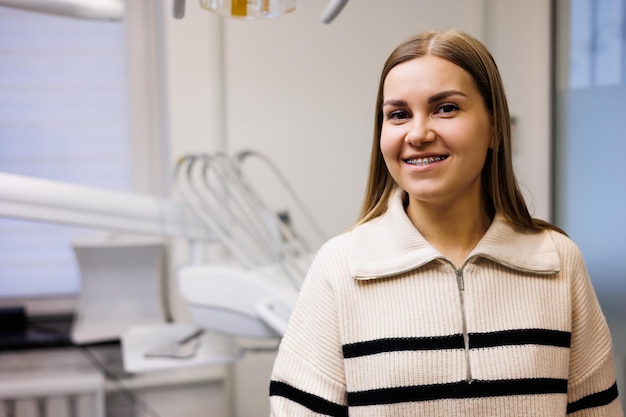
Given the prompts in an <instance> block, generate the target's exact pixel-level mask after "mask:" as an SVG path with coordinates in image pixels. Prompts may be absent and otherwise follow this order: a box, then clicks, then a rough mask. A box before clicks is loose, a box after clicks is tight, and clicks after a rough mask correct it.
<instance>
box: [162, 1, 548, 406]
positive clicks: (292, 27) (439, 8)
mask: <svg viewBox="0 0 626 417" xmlns="http://www.w3.org/2000/svg"><path fill="white" fill-rule="evenodd" d="M187 3H188V4H187V16H186V17H185V18H184V19H183V20H180V21H174V20H173V19H171V18H169V19H166V23H167V30H168V33H169V35H168V36H167V41H168V55H169V58H168V66H167V68H168V74H169V75H168V85H169V93H168V94H169V99H170V108H169V110H170V117H171V118H170V123H169V126H170V132H169V134H170V138H171V139H170V140H171V145H170V146H171V151H172V160H174V158H176V157H178V156H180V155H181V154H183V153H185V152H190V151H195V152H197V151H208V152H211V151H214V150H217V149H224V150H227V151H229V152H236V151H239V150H241V149H254V150H259V151H262V152H263V153H265V154H266V155H267V156H269V157H270V158H271V159H272V160H273V161H274V162H275V163H276V164H277V165H278V167H280V169H281V170H282V171H283V172H284V174H285V175H286V176H287V177H288V178H289V180H290V182H291V184H292V185H293V186H294V187H295V188H296V189H297V190H298V192H299V197H300V198H301V199H302V200H303V201H304V202H305V204H306V205H307V206H308V207H309V209H310V210H311V212H312V213H313V214H314V215H315V216H316V217H317V219H318V220H319V222H320V223H321V224H322V228H323V229H324V232H325V234H326V235H327V236H331V235H334V234H337V233H339V232H341V231H342V230H344V229H346V228H347V227H349V226H350V225H351V224H352V223H353V222H354V220H355V219H356V216H357V215H358V211H359V208H360V204H361V200H362V197H363V193H364V187H365V180H366V176H367V169H368V161H369V153H370V146H371V140H372V138H371V132H372V128H373V109H374V100H375V93H376V88H377V83H378V77H379V72H380V69H381V67H382V64H383V61H384V60H385V58H386V57H387V55H388V54H389V52H391V50H392V49H393V47H395V45H396V44H397V43H399V42H400V41H401V40H402V39H404V38H405V37H407V36H409V35H411V34H413V33H415V32H417V31H420V30H423V29H429V28H435V29H444V28H450V27H454V28H458V29H461V30H465V31H467V32H470V33H472V34H474V35H475V36H477V37H478V38H480V39H483V40H484V41H485V42H486V44H487V45H488V46H489V47H490V48H491V49H492V52H493V54H494V56H495V58H496V60H497V61H498V63H499V65H500V68H501V71H502V75H503V78H504V80H505V85H506V88H507V91H508V94H509V99H510V106H511V109H512V110H513V113H514V114H515V115H516V116H517V117H518V118H519V121H520V124H519V127H520V128H519V131H518V135H517V138H516V140H517V159H516V166H517V168H518V174H519V177H520V180H521V182H522V183H523V184H524V185H525V189H526V190H527V191H526V192H527V194H528V195H529V196H531V197H532V203H531V205H532V206H533V207H535V214H536V215H537V216H539V217H543V218H547V217H548V214H549V212H550V203H549V200H550V199H549V195H550V194H549V193H550V186H549V184H550V178H549V175H548V173H549V171H550V168H549V150H550V126H549V121H550V107H549V88H548V86H549V85H548V82H549V41H550V40H549V33H550V29H549V3H550V2H548V1H545V0H529V1H524V2H518V1H514V0H472V1H468V0H445V1H427V0H394V1H393V2H386V1H384V2H383V1H374V0H353V1H351V2H349V3H348V5H347V6H346V8H345V9H344V11H343V13H342V14H341V15H339V17H338V18H337V19H336V20H335V21H334V22H333V23H332V24H330V25H324V24H323V23H321V22H320V19H319V15H320V13H321V11H322V10H323V8H324V7H325V6H326V2H325V1H322V0H317V1H313V0H310V1H301V2H300V5H299V9H298V10H297V11H296V12H295V13H293V14H291V15H288V16H284V17H280V18H276V19H274V20H270V21H262V22H241V21H233V20H225V21H223V22H222V23H220V21H219V20H218V19H216V18H215V17H214V16H211V15H210V14H209V13H208V12H205V11H203V10H201V9H199V7H198V5H197V2H194V1H188V2H187ZM529 27H532V30H529V29H528V28H529ZM220 39H221V41H222V42H220ZM220 45H222V48H220ZM222 74H223V76H224V79H223V82H222V81H221V79H220V78H219V77H220V75H222ZM251 168H253V166H252V165H251ZM254 169H255V171H254V173H255V175H256V173H257V172H258V171H256V168H254ZM258 176H259V177H261V178H263V177H262V176H260V175H258ZM273 188H274V187H272V189H267V190H263V192H267V194H264V195H267V196H269V197H271V198H272V199H274V200H279V199H282V198H283V197H282V196H281V195H279V194H277V193H275V190H274V189H273ZM272 193H274V194H272ZM295 216H297V213H296V214H294V217H295ZM272 361H273V355H262V356H251V357H249V358H247V359H245V360H244V361H242V362H241V363H240V364H239V365H237V369H236V372H235V375H237V383H236V386H237V394H238V396H237V398H238V401H237V416H238V417H247V416H258V415H267V412H266V411H267V383H268V380H267V379H268V377H269V372H270V369H271V362H272Z"/></svg>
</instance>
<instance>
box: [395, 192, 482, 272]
mask: <svg viewBox="0 0 626 417" xmlns="http://www.w3.org/2000/svg"><path fill="white" fill-rule="evenodd" d="M407 215H408V216H409V218H410V219H411V221H412V222H413V224H414V225H415V227H416V228H417V230H419V232H420V233H421V234H422V236H424V238H425V239H426V240H427V241H428V242H429V243H430V244H431V245H433V246H434V247H435V248H436V249H437V250H439V251H440V252H441V253H442V254H443V255H444V256H446V257H447V258H448V259H449V260H450V261H452V263H454V265H456V266H460V265H462V264H463V262H465V260H466V259H467V256H468V255H469V254H470V252H471V251H472V250H473V249H474V248H475V247H476V245H477V244H478V242H479V241H480V239H482V237H483V236H484V234H485V232H486V231H487V229H488V228H489V225H490V224H491V220H492V218H491V216H490V215H489V213H488V212H487V210H486V208H485V207H484V204H482V202H480V201H478V202H475V203H474V204H467V203H466V204H455V205H450V206H443V207H442V206H435V205H429V204H425V203H423V202H419V201H416V200H413V199H411V198H410V197H409V205H408V207H407Z"/></svg>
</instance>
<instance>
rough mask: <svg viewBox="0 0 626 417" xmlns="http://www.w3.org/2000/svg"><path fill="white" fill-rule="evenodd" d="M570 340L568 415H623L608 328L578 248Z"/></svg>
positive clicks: (570, 261) (620, 416)
mask: <svg viewBox="0 0 626 417" xmlns="http://www.w3.org/2000/svg"><path fill="white" fill-rule="evenodd" d="M564 263H569V264H571V265H572V266H573V269H572V290H571V291H572V292H571V297H572V339H571V346H570V364H569V379H568V394H567V414H568V416H572V417H592V416H593V417H601V416H602V417H605V416H606V417H623V416H624V413H623V411H622V408H621V405H620V401H619V397H618V392H617V383H616V378H615V368H614V364H613V349H612V341H611V335H610V333H609V328H608V325H607V322H606V319H605V317H604V314H603V313H602V310H601V308H600V304H599V303H598V299H597V297H596V294H595V291H594V289H593V286H592V283H591V280H590V278H589V274H588V272H587V269H586V267H585V265H584V261H583V259H582V255H581V253H580V251H579V250H578V248H575V250H574V251H573V256H572V259H570V260H565V262H564Z"/></svg>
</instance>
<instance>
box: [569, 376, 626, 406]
mask: <svg viewBox="0 0 626 417" xmlns="http://www.w3.org/2000/svg"><path fill="white" fill-rule="evenodd" d="M617 395H618V394H617V383H615V384H613V386H612V387H611V388H609V389H607V390H604V391H602V392H597V393H595V394H591V395H588V396H586V397H583V398H581V399H580V400H578V401H574V402H573V403H569V404H567V414H572V413H575V412H577V411H580V410H586V409H588V408H594V407H602V406H604V405H609V404H611V403H612V402H613V401H615V399H616V398H617Z"/></svg>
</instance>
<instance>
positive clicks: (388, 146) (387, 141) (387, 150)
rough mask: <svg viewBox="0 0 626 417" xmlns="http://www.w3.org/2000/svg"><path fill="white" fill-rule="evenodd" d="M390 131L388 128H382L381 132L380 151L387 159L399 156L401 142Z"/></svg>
mask: <svg viewBox="0 0 626 417" xmlns="http://www.w3.org/2000/svg"><path fill="white" fill-rule="evenodd" d="M389 133H390V132H389V131H388V130H387V129H384V128H383V129H382V131H381V134H380V143H379V147H380V152H381V153H382V154H383V157H384V158H385V160H387V159H389V158H395V157H397V154H398V153H399V152H400V147H401V143H398V141H397V140H394V139H393V136H392V135H390V134H389Z"/></svg>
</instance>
